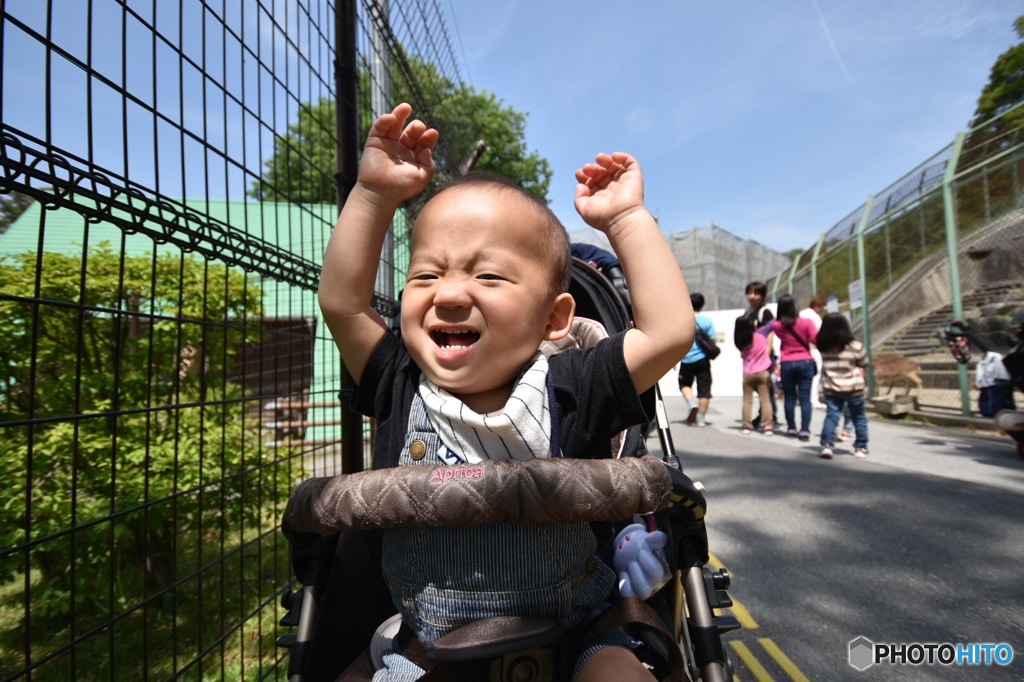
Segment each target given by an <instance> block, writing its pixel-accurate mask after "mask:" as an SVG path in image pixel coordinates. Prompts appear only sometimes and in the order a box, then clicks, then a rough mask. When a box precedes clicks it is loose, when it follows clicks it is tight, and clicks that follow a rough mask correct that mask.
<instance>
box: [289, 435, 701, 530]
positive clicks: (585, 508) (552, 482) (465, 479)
mask: <svg viewBox="0 0 1024 682" xmlns="http://www.w3.org/2000/svg"><path fill="white" fill-rule="evenodd" d="M672 504H677V505H678V504H681V505H683V506H685V507H686V508H687V509H688V510H689V512H690V514H691V516H692V517H693V518H694V519H695V520H699V519H703V517H704V512H705V510H706V505H705V501H704V497H703V495H702V494H701V493H700V491H699V490H698V489H697V488H696V487H695V486H694V484H693V482H692V481H690V479H689V478H688V477H687V476H686V475H684V474H683V473H682V472H680V471H678V470H676V469H673V468H671V467H669V466H666V465H665V464H664V463H663V462H662V461H661V460H659V459H656V458H654V457H651V456H649V455H648V456H645V457H626V458H623V459H562V458H555V459H531V460H522V461H518V460H513V461H502V462H497V461H487V462H481V463H479V464H467V465H461V466H404V467H394V468H390V469H378V470H373V471H361V472H358V473H354V474H342V475H339V476H333V477H319V478H311V479H307V480H305V481H303V482H301V483H300V484H299V485H298V487H296V488H295V490H294V491H293V492H292V494H291V497H290V498H289V499H288V504H287V506H286V507H285V512H284V518H283V519H282V523H281V525H282V528H283V529H284V530H285V532H286V533H288V532H295V533H316V534H319V535H331V534H334V533H338V532H340V531H343V530H369V529H374V528H393V527H411V526H420V527H438V526H448V527H462V528H466V527H471V526H480V525H484V524H490V523H501V522H506V523H517V524H527V523H571V522H576V521H614V520H621V519H625V518H630V517H632V516H633V515H635V514H647V513H650V512H655V511H659V510H661V509H665V508H667V507H669V506H671V505H672Z"/></svg>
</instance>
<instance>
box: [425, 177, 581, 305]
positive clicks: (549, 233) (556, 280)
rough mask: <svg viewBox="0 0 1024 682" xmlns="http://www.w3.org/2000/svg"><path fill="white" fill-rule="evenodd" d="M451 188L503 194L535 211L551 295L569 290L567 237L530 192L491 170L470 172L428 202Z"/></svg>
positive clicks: (555, 220)
mask: <svg viewBox="0 0 1024 682" xmlns="http://www.w3.org/2000/svg"><path fill="white" fill-rule="evenodd" d="M453 187H483V188H489V189H493V190H495V191H505V192H509V193H510V194H513V195H515V196H518V197H519V198H520V199H522V200H523V201H525V202H527V203H528V204H530V205H531V206H532V207H533V208H535V209H536V210H537V214H538V216H539V217H540V219H541V220H540V228H541V230H542V232H543V239H544V244H543V245H541V246H540V249H539V250H540V253H541V254H542V255H544V256H545V257H546V258H547V259H548V260H549V262H550V264H551V273H552V281H551V283H552V288H553V289H555V291H554V294H561V293H563V292H566V291H569V282H570V280H571V278H572V251H571V250H570V245H569V234H568V233H567V232H566V231H565V227H564V226H563V225H562V223H561V221H560V220H559V219H558V216H556V215H555V213H554V211H552V210H551V209H550V208H549V207H548V205H547V204H546V203H545V202H544V201H542V200H541V199H539V198H537V197H536V196H534V195H533V194H531V193H530V192H528V191H526V190H525V189H523V188H522V187H520V186H519V185H517V184H516V183H514V182H512V181H511V180H509V179H508V178H506V177H505V176H504V175H500V174H498V173H493V172H491V171H472V172H470V173H467V174H466V175H463V176H459V177H456V178H452V179H451V180H448V181H447V182H445V183H444V184H443V185H441V186H440V187H438V189H437V191H435V192H434V193H433V194H432V195H431V196H430V199H428V200H427V203H429V202H430V200H432V199H433V198H434V197H436V196H437V195H439V194H441V193H442V192H444V191H445V190H448V189H452V188H453Z"/></svg>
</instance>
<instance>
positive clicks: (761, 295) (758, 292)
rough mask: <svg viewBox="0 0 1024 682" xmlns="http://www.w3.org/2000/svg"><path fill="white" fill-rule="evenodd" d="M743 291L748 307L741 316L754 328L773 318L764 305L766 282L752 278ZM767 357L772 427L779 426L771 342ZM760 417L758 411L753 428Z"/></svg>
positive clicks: (766, 290) (773, 352)
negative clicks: (768, 361)
mask: <svg viewBox="0 0 1024 682" xmlns="http://www.w3.org/2000/svg"><path fill="white" fill-rule="evenodd" d="M744 293H745V295H746V297H747V303H748V304H749V305H750V307H749V308H747V312H745V313H743V316H744V317H746V318H747V319H748V320H750V322H751V324H753V325H754V329H759V328H760V327H763V326H764V325H766V324H768V323H769V322H771V321H772V320H774V319H775V316H774V315H772V311H771V310H770V309H769V308H768V306H767V305H765V298H766V297H767V296H768V285H767V284H765V283H764V282H759V281H757V280H754V281H753V282H749V283H747V288H746V289H745V290H744ZM768 357H769V358H770V359H771V361H772V366H771V367H770V368H769V369H768V377H769V387H768V388H769V390H768V399H769V401H770V402H771V404H772V415H773V417H772V419H773V421H772V427H773V428H774V427H778V426H779V408H778V407H777V406H776V404H775V386H774V377H775V374H776V370H777V369H778V358H777V357H776V356H775V349H774V347H773V345H772V344H769V345H768ZM761 417H762V414H761V412H760V411H759V412H758V413H757V417H756V418H755V419H754V421H753V422H752V425H753V428H755V429H759V428H761V426H762V424H761Z"/></svg>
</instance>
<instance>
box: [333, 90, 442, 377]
mask: <svg viewBox="0 0 1024 682" xmlns="http://www.w3.org/2000/svg"><path fill="white" fill-rule="evenodd" d="M411 113H412V107H411V106H409V105H408V104H399V105H398V106H397V107H395V109H394V111H392V112H391V113H390V114H384V115H382V116H381V117H380V118H378V119H377V120H376V121H375V122H374V124H373V127H372V128H371V129H370V135H369V137H368V138H367V140H366V147H365V148H364V149H363V155H362V158H361V159H360V161H359V177H358V179H357V180H356V184H355V187H354V188H353V189H352V192H351V193H350V194H349V196H348V199H347V200H346V201H345V205H344V207H342V210H341V215H340V216H339V217H338V223H337V225H335V228H334V232H333V233H332V234H331V238H330V240H329V241H328V242H327V249H326V252H325V253H324V263H323V268H322V269H321V271H320V289H319V299H320V309H321V311H323V314H324V322H326V323H327V328H328V329H330V331H331V335H332V336H333V337H334V342H335V343H336V344H337V345H338V349H339V350H340V351H341V356H342V359H343V360H344V361H345V365H346V367H348V370H349V372H350V373H351V374H352V376H353V378H354V379H355V380H356V381H357V382H358V381H359V379H360V377H361V376H362V374H363V369H364V368H365V367H366V361H367V359H368V358H369V357H370V353H371V352H372V351H373V349H374V347H375V346H376V345H377V343H378V342H379V341H380V340H381V338H382V337H383V336H384V334H386V333H388V330H387V325H386V324H385V323H384V320H382V319H381V317H380V315H378V314H377V312H376V311H375V310H374V309H373V307H372V306H371V301H372V299H373V286H374V282H375V280H376V277H377V266H378V264H379V262H380V250H381V247H382V246H383V244H384V237H385V235H386V233H387V229H388V224H389V223H390V222H391V219H392V218H393V217H394V215H395V211H396V210H397V209H398V205H399V204H400V203H401V202H403V201H405V200H406V199H408V198H409V197H412V196H415V195H417V194H419V193H420V192H422V191H423V190H424V189H425V188H426V186H427V184H428V183H429V182H430V179H431V178H432V177H433V176H434V170H435V168H434V160H433V156H432V151H433V149H434V145H435V144H436V143H437V137H438V135H437V131H436V130H434V129H433V128H427V127H426V126H425V125H424V124H423V123H422V122H421V121H418V120H415V121H411V122H409V123H408V124H407V123H406V122H407V121H408V119H409V115H410V114H411Z"/></svg>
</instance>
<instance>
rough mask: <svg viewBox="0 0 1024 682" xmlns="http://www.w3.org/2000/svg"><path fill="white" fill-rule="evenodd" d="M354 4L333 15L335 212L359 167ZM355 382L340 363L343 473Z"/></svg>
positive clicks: (345, 3) (359, 462)
mask: <svg viewBox="0 0 1024 682" xmlns="http://www.w3.org/2000/svg"><path fill="white" fill-rule="evenodd" d="M356 25H357V17H356V3H355V0H340V2H338V6H337V10H336V15H335V37H336V43H337V46H338V51H337V54H336V56H335V63H334V77H335V82H336V87H337V92H338V99H337V104H336V106H335V119H336V123H337V127H338V130H337V132H338V143H337V144H338V146H337V159H338V160H337V163H338V172H337V175H336V179H337V186H338V210H339V211H340V210H341V207H342V206H344V205H345V201H346V200H347V199H348V195H349V192H351V191H352V188H353V187H354V186H355V183H356V175H357V174H358V168H359V147H358V144H359V105H358V97H359V73H358V71H357V69H356V51H357V45H356ZM354 388H355V380H354V379H353V378H352V375H351V374H349V371H348V368H346V367H345V363H344V362H343V363H341V393H342V399H341V462H342V463H341V468H342V472H343V473H346V474H348V473H353V472H356V471H362V469H363V418H362V415H360V414H359V413H357V412H356V411H355V410H354V409H353V408H352V391H353V389H354Z"/></svg>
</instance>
